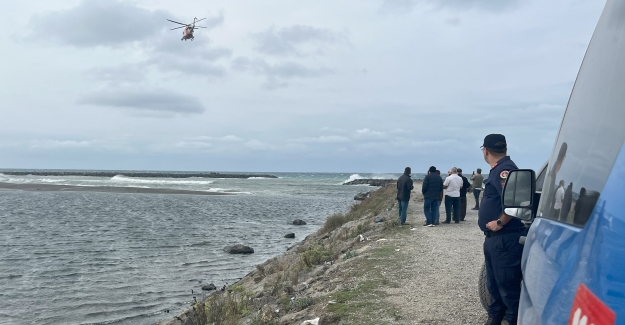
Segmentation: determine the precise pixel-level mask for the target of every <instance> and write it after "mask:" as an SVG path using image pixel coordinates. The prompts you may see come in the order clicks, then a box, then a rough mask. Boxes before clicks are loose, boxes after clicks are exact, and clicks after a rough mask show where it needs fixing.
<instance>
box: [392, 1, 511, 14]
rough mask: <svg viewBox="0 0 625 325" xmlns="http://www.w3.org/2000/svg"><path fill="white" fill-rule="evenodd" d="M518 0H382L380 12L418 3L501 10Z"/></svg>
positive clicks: (398, 10)
mask: <svg viewBox="0 0 625 325" xmlns="http://www.w3.org/2000/svg"><path fill="white" fill-rule="evenodd" d="M520 3H521V1H520V0H384V2H383V3H382V7H381V8H380V10H381V11H382V12H409V11H411V10H412V9H413V8H414V7H415V6H417V5H419V4H427V5H431V6H434V7H436V8H439V9H440V8H445V9H451V10H470V9H477V10H484V11H503V10H507V9H511V8H515V7H517V6H518V5H519V4H520Z"/></svg>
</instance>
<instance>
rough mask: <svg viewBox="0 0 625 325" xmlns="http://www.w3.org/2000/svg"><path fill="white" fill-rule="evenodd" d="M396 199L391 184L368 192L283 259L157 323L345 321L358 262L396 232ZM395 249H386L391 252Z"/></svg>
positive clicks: (320, 324) (259, 267) (321, 324)
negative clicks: (388, 235)
mask: <svg viewBox="0 0 625 325" xmlns="http://www.w3.org/2000/svg"><path fill="white" fill-rule="evenodd" d="M395 196H396V189H395V187H394V186H392V185H390V186H386V187H382V188H380V189H377V190H376V191H373V192H372V193H371V195H370V196H369V197H368V198H367V199H365V200H364V201H362V202H361V203H359V204H355V205H354V206H352V208H351V210H350V211H349V212H348V213H346V214H335V215H333V216H331V217H329V218H328V219H327V220H326V222H325V224H324V226H323V227H322V228H321V229H319V230H318V231H317V232H316V233H314V234H311V235H309V236H308V237H306V239H304V241H302V242H300V243H298V244H295V245H294V246H292V247H290V248H289V249H288V250H287V252H286V253H284V254H283V255H280V256H277V257H274V258H272V259H269V260H268V261H266V262H265V263H263V264H260V265H257V266H256V269H255V270H253V271H252V272H250V273H249V274H248V275H246V276H245V277H244V278H243V279H241V280H240V281H238V282H237V283H235V284H233V285H230V286H227V287H225V288H224V290H217V291H215V290H213V291H211V292H214V293H213V294H212V295H210V296H209V297H207V298H206V299H204V300H202V301H197V302H193V305H192V306H191V307H189V308H188V309H187V310H185V311H183V312H181V313H179V314H178V315H177V316H176V317H175V318H174V319H170V320H164V321H162V322H159V323H158V325H191V324H274V325H293V324H295V325H302V324H307V322H308V324H318V325H328V324H339V323H341V322H342V321H343V322H344V321H348V320H349V319H348V318H349V317H351V316H350V314H349V312H348V310H349V308H352V306H351V305H350V302H349V300H350V299H352V298H350V297H351V295H353V288H359V286H360V284H359V283H356V282H354V281H355V280H354V276H353V275H354V272H362V271H363V264H362V263H366V261H367V260H368V259H369V258H370V255H371V254H373V252H374V251H375V250H376V249H378V248H379V247H382V246H381V245H384V243H386V242H387V239H384V238H382V237H383V236H385V233H386V232H387V231H393V230H394V229H400V228H397V226H398V223H397V217H396V216H395V214H396V210H394V209H395V205H396V200H395ZM376 217H385V218H384V219H386V220H387V221H382V220H381V219H380V218H378V222H376ZM379 221H382V222H379ZM394 248H395V247H394V246H391V247H389V249H390V251H394ZM389 249H387V250H389ZM366 296H367V297H375V296H376V295H375V294H373V293H368V294H367V295H366ZM377 303H379V302H376V304H377ZM367 308H369V309H373V308H374V305H372V306H369V307H367ZM375 308H377V305H376V307H375ZM377 309H379V308H377ZM386 313H387V312H386V311H385V310H383V311H381V312H380V314H384V315H386ZM385 323H388V322H386V321H380V322H377V324H385Z"/></svg>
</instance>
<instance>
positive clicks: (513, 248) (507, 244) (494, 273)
mask: <svg viewBox="0 0 625 325" xmlns="http://www.w3.org/2000/svg"><path fill="white" fill-rule="evenodd" d="M482 153H483V154H484V160H486V162H487V163H488V164H489V165H490V166H491V170H490V174H489V175H488V179H487V180H485V181H484V196H483V197H482V202H481V204H480V210H479V219H478V225H479V226H480V229H481V230H482V231H483V232H484V235H486V239H485V240H484V258H485V260H486V276H487V280H486V286H487V287H488V292H489V293H490V296H491V301H490V305H489V306H488V321H486V323H485V325H495V324H496V325H500V324H501V322H502V320H503V319H504V318H505V319H506V320H507V321H508V324H510V325H516V324H517V316H518V313H519V299H520V295H521V255H522V254H523V245H521V244H520V243H519V237H521V236H523V235H525V226H524V225H523V223H522V222H521V220H519V219H516V218H513V217H511V216H508V215H506V214H504V213H503V208H502V203H501V197H502V190H503V186H504V184H505V183H506V178H508V173H509V172H510V170H513V169H518V168H517V166H516V165H515V164H514V162H513V161H512V160H510V157H509V156H507V144H506V138H505V137H504V136H503V135H501V134H489V135H487V136H486V137H485V138H484V145H483V146H482Z"/></svg>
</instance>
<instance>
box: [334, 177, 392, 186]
mask: <svg viewBox="0 0 625 325" xmlns="http://www.w3.org/2000/svg"><path fill="white" fill-rule="evenodd" d="M396 181H397V180H395V179H372V178H363V179H355V180H353V181H349V182H346V183H343V185H370V186H386V185H387V184H390V183H394V182H396Z"/></svg>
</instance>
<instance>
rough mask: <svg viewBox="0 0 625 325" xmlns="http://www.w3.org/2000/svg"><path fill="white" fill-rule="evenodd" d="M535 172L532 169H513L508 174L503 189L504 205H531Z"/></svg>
mask: <svg viewBox="0 0 625 325" xmlns="http://www.w3.org/2000/svg"><path fill="white" fill-rule="evenodd" d="M533 180H534V173H533V172H532V171H530V170H513V171H511V172H510V174H509V175H508V181H507V182H506V187H505V190H504V191H503V205H504V206H507V207H529V206H530V204H531V201H532V195H533V191H532V182H533Z"/></svg>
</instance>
